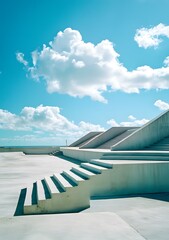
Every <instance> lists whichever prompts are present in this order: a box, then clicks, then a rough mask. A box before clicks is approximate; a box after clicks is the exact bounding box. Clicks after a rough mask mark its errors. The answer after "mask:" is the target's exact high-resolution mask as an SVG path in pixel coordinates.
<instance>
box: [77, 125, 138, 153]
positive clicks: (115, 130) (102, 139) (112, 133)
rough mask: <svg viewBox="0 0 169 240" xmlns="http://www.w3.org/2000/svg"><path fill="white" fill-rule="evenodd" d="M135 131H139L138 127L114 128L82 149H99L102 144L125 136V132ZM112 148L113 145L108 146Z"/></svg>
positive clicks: (107, 146)
mask: <svg viewBox="0 0 169 240" xmlns="http://www.w3.org/2000/svg"><path fill="white" fill-rule="evenodd" d="M134 129H138V128H137V127H112V128H110V129H108V130H107V131H105V132H103V133H102V134H99V135H98V136H97V137H96V138H94V139H91V140H90V141H89V142H87V143H86V144H84V145H83V146H82V147H81V148H97V147H99V146H101V145H102V144H104V143H106V142H109V140H111V139H113V138H116V137H117V136H119V135H121V134H123V133H124V132H126V131H128V130H134ZM131 133H132V132H131ZM131 133H130V134H131ZM117 141H118V140H117ZM117 141H116V142H117ZM110 147H111V145H106V148H109V149H110Z"/></svg>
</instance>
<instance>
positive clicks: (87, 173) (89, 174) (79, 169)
mask: <svg viewBox="0 0 169 240" xmlns="http://www.w3.org/2000/svg"><path fill="white" fill-rule="evenodd" d="M72 169H75V170H77V171H78V172H81V173H82V174H83V173H84V174H85V175H87V176H89V177H90V176H94V175H96V174H95V173H93V172H90V171H88V170H86V169H84V168H81V167H73V168H72Z"/></svg>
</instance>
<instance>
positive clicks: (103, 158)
mask: <svg viewBox="0 0 169 240" xmlns="http://www.w3.org/2000/svg"><path fill="white" fill-rule="evenodd" d="M100 160H145V161H146V160H152V161H153V160H158V161H169V157H166V156H164V157H163V156H116V157H114V156H103V157H102V158H101V159H100Z"/></svg>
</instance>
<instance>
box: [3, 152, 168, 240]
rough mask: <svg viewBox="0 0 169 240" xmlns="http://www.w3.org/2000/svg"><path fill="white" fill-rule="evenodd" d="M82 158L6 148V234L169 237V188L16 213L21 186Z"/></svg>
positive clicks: (31, 239) (11, 237) (27, 237)
mask: <svg viewBox="0 0 169 240" xmlns="http://www.w3.org/2000/svg"><path fill="white" fill-rule="evenodd" d="M76 164H77V163H76V162H74V163H72V162H69V161H66V160H64V159H62V158H59V157H54V156H48V155H33V156H32V155H31V156H30V155H23V154H22V153H0V239H3V240H18V239H22V240H37V239H41V240H54V239H59V240H62V239H63V240H68V239H70V240H71V239H73V240H76V239H78V240H79V239H80V240H81V239H82V240H83V239H85V240H86V239H87V240H90V239H91V240H92V239H98V240H104V239H106V240H107V239H112V240H124V239H125V240H141V239H146V240H168V239H169V193H166V194H147V195H142V196H129V197H125V198H112V199H106V198H105V199H95V200H91V207H90V208H89V209H86V210H85V211H83V212H81V213H76V214H53V215H41V216H22V217H13V214H14V212H15V208H16V204H17V201H18V197H19V192H20V189H21V188H23V187H25V186H26V185H27V184H29V183H30V182H31V183H32V182H34V181H36V180H37V179H40V178H43V177H44V176H45V175H50V174H51V173H53V172H62V171H63V170H64V169H70V168H71V167H72V166H74V165H76Z"/></svg>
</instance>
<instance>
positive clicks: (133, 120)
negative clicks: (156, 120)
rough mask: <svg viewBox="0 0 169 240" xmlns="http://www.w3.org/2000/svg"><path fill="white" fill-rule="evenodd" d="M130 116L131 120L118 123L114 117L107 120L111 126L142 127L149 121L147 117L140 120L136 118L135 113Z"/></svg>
mask: <svg viewBox="0 0 169 240" xmlns="http://www.w3.org/2000/svg"><path fill="white" fill-rule="evenodd" d="M128 118H129V119H130V120H131V121H126V122H120V123H117V122H116V121H115V120H114V119H111V120H109V121H107V124H108V125H110V126H111V127H140V126H142V125H144V124H145V123H147V122H148V121H149V120H148V119H145V118H143V119H140V120H139V119H136V118H135V117H133V115H129V116H128Z"/></svg>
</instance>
